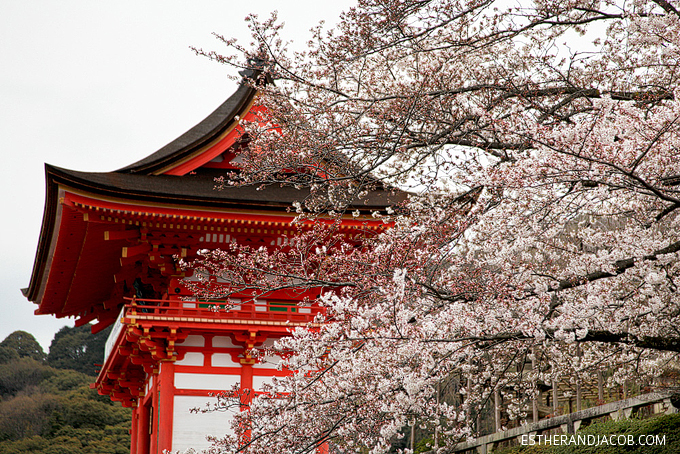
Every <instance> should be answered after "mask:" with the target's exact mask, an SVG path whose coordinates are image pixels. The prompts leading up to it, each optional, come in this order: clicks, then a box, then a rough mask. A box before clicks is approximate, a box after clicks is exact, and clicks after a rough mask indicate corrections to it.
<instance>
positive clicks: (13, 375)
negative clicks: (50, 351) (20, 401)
mask: <svg viewBox="0 0 680 454" xmlns="http://www.w3.org/2000/svg"><path fill="white" fill-rule="evenodd" d="M54 373H55V370H54V369H52V368H51V367H47V366H45V365H44V364H42V363H41V362H38V361H36V360H35V359H32V358H28V357H25V358H19V359H14V360H12V361H9V362H7V363H5V364H0V396H2V397H3V398H5V397H7V396H12V395H15V394H17V393H18V392H19V391H22V390H23V391H30V390H32V389H33V388H36V387H37V386H38V385H39V384H40V383H41V382H42V381H43V380H45V379H47V378H49V377H50V376H52V375H54Z"/></svg>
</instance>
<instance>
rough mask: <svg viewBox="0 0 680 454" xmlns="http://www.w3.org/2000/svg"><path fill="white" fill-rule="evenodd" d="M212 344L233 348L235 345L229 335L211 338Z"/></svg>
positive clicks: (218, 346)
mask: <svg viewBox="0 0 680 454" xmlns="http://www.w3.org/2000/svg"><path fill="white" fill-rule="evenodd" d="M212 346H213V347H216V348H234V347H238V345H235V344H234V343H233V342H232V341H231V338H230V337H229V336H215V337H213V340H212Z"/></svg>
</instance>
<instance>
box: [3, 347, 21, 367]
mask: <svg viewBox="0 0 680 454" xmlns="http://www.w3.org/2000/svg"><path fill="white" fill-rule="evenodd" d="M13 359H19V354H18V353H17V351H16V350H14V349H13V348H9V347H0V364H5V363H8V362H10V361H12V360H13Z"/></svg>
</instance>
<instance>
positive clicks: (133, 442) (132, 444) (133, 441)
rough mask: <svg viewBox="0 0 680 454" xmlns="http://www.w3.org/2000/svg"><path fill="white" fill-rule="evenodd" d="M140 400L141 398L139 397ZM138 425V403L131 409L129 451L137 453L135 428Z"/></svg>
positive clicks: (136, 428)
mask: <svg viewBox="0 0 680 454" xmlns="http://www.w3.org/2000/svg"><path fill="white" fill-rule="evenodd" d="M140 400H141V399H140ZM138 426H139V405H138V406H136V407H135V408H133V409H132V428H131V429H130V453H131V454H137V435H138V434H137V430H138Z"/></svg>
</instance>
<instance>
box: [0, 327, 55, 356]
mask: <svg viewBox="0 0 680 454" xmlns="http://www.w3.org/2000/svg"><path fill="white" fill-rule="evenodd" d="M0 347H5V348H8V349H10V350H14V351H15V352H16V353H17V354H18V355H19V357H20V358H33V359H34V360H36V361H44V360H45V352H44V351H43V349H42V347H41V346H40V344H39V343H38V341H37V340H35V337H33V335H32V334H29V333H27V332H26V331H14V332H13V333H12V334H10V335H9V336H7V337H6V338H5V340H3V341H2V342H0Z"/></svg>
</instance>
